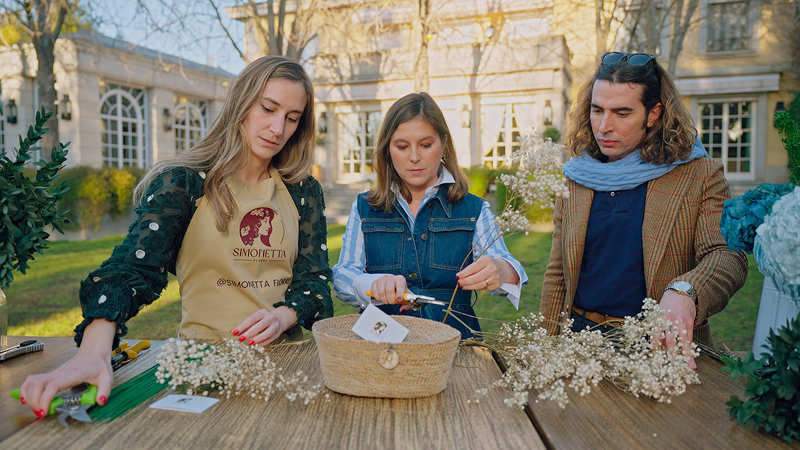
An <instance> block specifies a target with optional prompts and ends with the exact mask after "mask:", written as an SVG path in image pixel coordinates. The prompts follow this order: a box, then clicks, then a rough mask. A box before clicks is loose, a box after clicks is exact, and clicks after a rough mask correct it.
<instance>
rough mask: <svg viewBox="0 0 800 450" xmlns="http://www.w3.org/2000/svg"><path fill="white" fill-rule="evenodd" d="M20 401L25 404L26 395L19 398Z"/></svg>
mask: <svg viewBox="0 0 800 450" xmlns="http://www.w3.org/2000/svg"><path fill="white" fill-rule="evenodd" d="M19 402H20V403H22V404H23V405H24V404H25V397H20V398H19Z"/></svg>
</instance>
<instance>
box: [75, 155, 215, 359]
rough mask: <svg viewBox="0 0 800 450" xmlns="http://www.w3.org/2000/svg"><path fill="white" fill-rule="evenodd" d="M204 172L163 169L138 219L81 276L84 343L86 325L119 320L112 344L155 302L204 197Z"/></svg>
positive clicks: (80, 330) (78, 337)
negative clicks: (106, 254)
mask: <svg viewBox="0 0 800 450" xmlns="http://www.w3.org/2000/svg"><path fill="white" fill-rule="evenodd" d="M202 176H203V174H202V173H196V172H194V171H192V170H189V169H185V168H175V169H172V170H169V171H167V172H164V173H162V174H160V175H159V176H158V177H156V178H155V179H154V180H153V181H152V182H151V183H150V186H149V187H148V189H147V191H146V193H145V194H144V196H143V197H142V199H141V201H140V202H139V204H138V205H137V207H136V210H135V212H136V219H135V221H134V222H133V223H132V224H131V226H130V228H129V229H128V235H127V237H126V238H125V239H124V240H123V242H122V243H121V244H120V245H118V246H117V247H115V248H114V251H113V252H112V254H111V256H110V257H109V258H108V259H107V260H106V261H105V262H103V264H102V265H101V266H100V268H98V269H97V270H95V271H93V272H92V273H90V274H89V276H88V277H87V278H86V279H85V280H83V282H82V283H81V287H80V302H81V308H82V309H83V317H84V320H83V321H82V322H81V323H80V324H79V325H78V326H77V327H76V328H75V333H76V335H75V342H76V343H77V344H78V345H80V343H81V340H82V338H83V331H84V329H85V328H86V326H87V325H88V324H89V323H91V322H92V320H94V319H97V318H104V319H107V320H109V321H112V322H116V324H117V332H116V336H115V338H114V344H113V345H114V347H116V346H117V345H118V344H119V339H120V338H121V337H122V336H124V335H125V334H126V333H127V326H126V325H125V323H126V322H127V321H128V319H130V318H131V317H133V316H135V315H136V314H137V313H138V312H139V310H140V309H141V308H142V307H144V306H145V305H148V304H150V303H152V302H153V301H155V300H156V299H157V298H158V297H159V296H160V295H161V291H162V290H163V289H164V288H165V287H166V285H167V274H168V273H170V272H171V273H175V261H176V260H177V256H178V251H179V250H180V248H181V242H182V241H183V236H184V234H185V232H186V229H187V228H188V226H189V222H190V221H191V219H192V215H193V214H194V211H195V209H196V207H195V204H194V203H195V200H197V199H198V198H199V197H200V196H202V192H203V178H202Z"/></svg>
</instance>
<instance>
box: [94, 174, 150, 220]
mask: <svg viewBox="0 0 800 450" xmlns="http://www.w3.org/2000/svg"><path fill="white" fill-rule="evenodd" d="M103 178H105V179H106V180H107V181H108V187H109V191H110V193H111V199H110V202H111V204H110V206H109V211H108V213H109V214H110V215H111V216H112V217H120V216H122V215H124V214H125V213H127V212H128V211H130V210H131V206H132V202H133V200H132V199H133V189H134V188H135V187H136V183H138V182H139V178H141V176H138V177H137V175H136V174H134V173H133V172H132V171H130V170H125V169H105V170H103Z"/></svg>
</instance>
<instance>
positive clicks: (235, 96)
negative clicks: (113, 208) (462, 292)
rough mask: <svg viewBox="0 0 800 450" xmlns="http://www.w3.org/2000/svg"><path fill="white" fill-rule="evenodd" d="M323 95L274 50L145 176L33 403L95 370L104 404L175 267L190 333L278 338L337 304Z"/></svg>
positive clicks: (30, 383) (41, 407) (30, 394)
mask: <svg viewBox="0 0 800 450" xmlns="http://www.w3.org/2000/svg"><path fill="white" fill-rule="evenodd" d="M313 105H314V97H313V89H312V86H311V81H310V80H309V78H308V76H307V75H306V73H305V71H304V70H303V68H302V67H301V66H300V65H298V64H296V63H294V62H291V61H288V60H286V59H284V58H280V57H263V58H260V59H258V60H256V61H254V62H252V63H251V64H249V65H248V66H247V67H246V68H245V69H244V71H242V73H241V74H240V75H239V77H238V78H237V80H236V82H235V83H234V85H233V87H232V88H231V90H230V92H229V93H228V95H227V98H226V99H225V103H224V105H223V107H222V111H221V112H220V114H219V116H218V117H217V119H216V121H215V122H214V124H213V125H212V127H211V130H210V131H209V132H208V135H207V136H205V137H204V138H203V139H202V140H201V141H200V143H198V144H197V145H196V146H195V147H194V148H192V149H191V150H190V151H188V152H185V153H181V154H179V155H177V156H176V157H175V158H173V159H170V160H168V161H162V162H159V163H157V164H155V165H154V167H153V168H152V169H151V170H150V171H149V172H148V173H147V175H146V176H145V177H144V178H143V179H142V181H141V182H140V183H139V185H138V186H137V189H136V192H135V194H134V197H135V199H134V200H135V202H136V204H137V208H136V214H137V218H136V221H135V222H134V223H133V224H132V225H131V227H130V230H129V234H128V236H127V237H126V238H125V240H124V241H123V242H122V244H120V245H119V246H117V247H116V248H115V249H114V251H113V253H112V254H111V257H110V258H109V259H108V260H106V261H105V262H104V263H103V264H102V265H101V266H100V268H99V269H97V270H95V271H94V272H92V273H90V274H89V276H88V277H87V278H86V279H85V280H84V281H83V282H82V283H81V289H80V301H81V306H82V308H83V316H84V320H83V322H81V323H80V324H79V325H78V326H77V328H76V329H75V331H76V336H75V341H76V343H77V344H78V345H79V347H80V348H79V350H78V353H77V354H76V355H75V356H74V357H73V358H72V359H70V360H69V361H67V362H66V363H64V364H63V365H62V366H61V367H59V368H57V369H56V370H54V371H52V372H50V373H46V374H39V375H32V376H29V377H28V378H27V379H26V380H25V382H24V383H23V385H22V387H21V389H20V393H21V396H22V398H21V399H20V400H21V401H22V402H23V403H27V404H28V405H29V406H30V408H31V409H32V410H33V411H34V413H35V414H36V415H37V416H39V417H43V416H44V415H45V410H46V409H47V408H48V405H49V404H50V401H51V399H52V398H53V396H54V395H55V394H56V393H57V392H58V391H61V390H63V389H65V388H67V387H69V386H73V385H76V384H78V383H81V382H89V383H91V384H94V385H97V387H98V393H97V395H98V403H100V404H104V403H105V401H106V399H107V397H108V395H109V392H110V389H111V384H112V379H113V371H112V368H111V363H110V361H111V359H110V356H111V350H112V348H113V347H115V346H117V343H118V342H119V338H120V337H121V336H123V335H124V334H125V333H126V332H127V329H126V326H125V322H126V321H127V320H128V319H130V318H131V317H133V316H134V315H136V313H137V312H138V311H139V309H140V308H141V307H143V306H144V305H146V304H149V303H151V302H153V301H154V300H156V299H157V298H158V297H159V295H160V293H161V291H162V290H163V289H164V287H165V286H166V284H167V273H168V272H171V273H175V274H176V275H177V278H178V282H179V284H180V292H181V302H182V314H181V324H180V327H179V329H178V336H179V337H183V338H192V339H202V340H217V339H220V338H223V337H225V336H231V335H235V336H238V339H239V340H240V341H242V345H265V344H269V343H271V342H273V341H275V340H276V339H278V338H279V337H281V336H282V335H283V336H288V335H296V334H297V333H299V332H300V329H299V326H300V325H302V326H304V327H306V328H310V327H311V324H312V323H313V322H314V321H315V320H316V319H319V318H323V317H329V316H331V315H332V312H333V308H332V305H331V299H330V290H329V287H328V280H329V278H330V269H329V267H328V255H327V247H326V245H325V241H326V225H325V217H324V216H323V208H324V201H323V197H322V190H321V188H320V185H319V183H317V182H316V181H315V180H314V178H312V177H311V176H309V175H308V172H309V168H310V166H311V157H312V145H313V144H312V143H313V141H314V130H315V128H314V110H313ZM254 236H255V237H258V239H256V238H254Z"/></svg>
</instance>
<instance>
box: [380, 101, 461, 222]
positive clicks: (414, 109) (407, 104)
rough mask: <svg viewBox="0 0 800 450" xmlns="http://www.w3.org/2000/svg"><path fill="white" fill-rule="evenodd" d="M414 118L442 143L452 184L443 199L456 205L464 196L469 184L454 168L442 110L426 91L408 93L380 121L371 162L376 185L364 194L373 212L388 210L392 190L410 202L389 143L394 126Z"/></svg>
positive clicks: (448, 135) (454, 150)
mask: <svg viewBox="0 0 800 450" xmlns="http://www.w3.org/2000/svg"><path fill="white" fill-rule="evenodd" d="M416 117H422V118H423V119H424V120H425V121H426V122H428V123H429V124H430V125H431V126H432V127H433V129H434V130H436V133H437V134H438V135H439V140H441V142H442V158H443V159H444V163H443V164H444V167H446V168H447V170H448V171H450V173H451V174H453V178H454V179H455V183H454V184H452V185H450V186H449V187H448V190H447V200H448V201H449V202H450V203H457V202H459V201H461V199H462V198H464V196H465V195H466V194H467V191H468V189H469V183H468V181H467V177H466V176H465V175H464V173H463V172H462V171H461V169H460V168H459V167H458V158H457V157H456V149H455V147H454V146H453V137H452V136H451V135H450V129H449V128H447V122H446V121H445V120H444V114H442V110H441V109H439V106H438V105H437V104H436V102H435V101H434V100H433V98H431V96H430V95H428V94H427V93H426V92H419V93H413V94H408V95H406V96H404V97H403V98H401V99H400V100H397V101H396V102H394V104H393V105H392V106H391V107H389V111H387V112H386V117H385V118H384V119H383V121H382V122H381V127H380V131H379V132H378V146H377V148H376V149H375V156H374V161H373V162H374V166H375V172H376V174H377V183H376V186H375V187H374V188H373V189H372V190H370V192H369V194H368V195H367V200H368V201H369V204H370V206H372V207H373V208H375V209H383V210H384V211H386V212H389V211H391V210H392V206H393V205H394V201H395V199H396V198H395V189H396V190H398V191H399V192H400V195H402V196H403V198H405V199H406V200H409V201H410V200H411V193H410V192H409V190H408V188H406V186H405V185H404V184H403V181H402V179H401V178H400V176H399V175H398V174H397V170H395V168H394V165H393V164H392V157H391V155H390V154H389V144H390V142H391V140H392V135H393V134H394V132H395V131H396V130H397V127H399V126H400V124H402V123H405V122H408V121H409V120H412V119H414V118H416Z"/></svg>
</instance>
